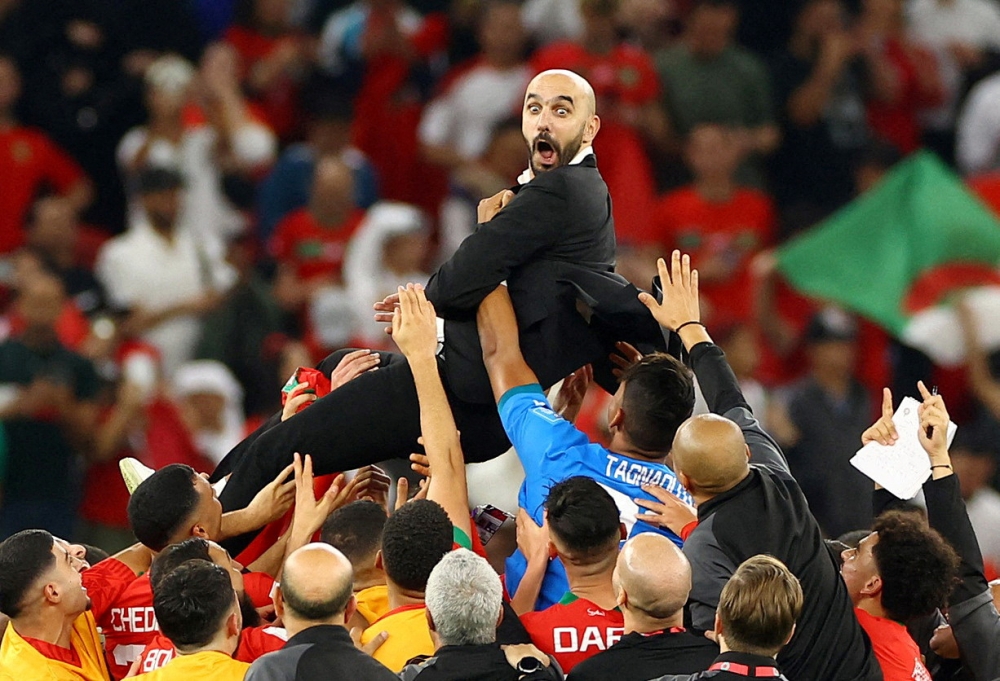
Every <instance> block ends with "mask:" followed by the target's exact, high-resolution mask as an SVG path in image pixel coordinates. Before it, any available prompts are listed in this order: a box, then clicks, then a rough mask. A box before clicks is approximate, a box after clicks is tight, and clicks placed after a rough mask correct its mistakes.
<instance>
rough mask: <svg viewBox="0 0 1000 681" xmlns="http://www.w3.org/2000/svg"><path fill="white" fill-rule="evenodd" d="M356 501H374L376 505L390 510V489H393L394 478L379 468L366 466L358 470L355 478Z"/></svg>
mask: <svg viewBox="0 0 1000 681" xmlns="http://www.w3.org/2000/svg"><path fill="white" fill-rule="evenodd" d="M352 482H354V483H355V489H354V497H355V499H366V500H368V501H374V502H375V503H376V504H378V505H379V506H381V507H382V508H384V509H386V512H387V513H388V509H389V488H391V487H392V478H390V477H389V475H388V474H387V473H386V472H385V471H384V470H382V469H381V468H379V467H378V466H365V467H364V468H359V469H358V474H357V475H355V476H354V480H352Z"/></svg>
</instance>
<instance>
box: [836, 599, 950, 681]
mask: <svg viewBox="0 0 1000 681" xmlns="http://www.w3.org/2000/svg"><path fill="white" fill-rule="evenodd" d="M854 614H856V615H857V616H858V622H860V623H861V628H862V629H864V630H865V633H866V634H868V638H870V639H871V640H872V648H873V649H874V651H875V658H876V659H877V660H878V663H879V666H880V667H882V676H883V677H884V678H885V681H932V680H931V674H930V672H929V671H927V667H925V666H924V663H923V659H922V657H921V655H920V648H919V647H918V646H917V644H916V642H915V641H914V640H913V638H911V637H910V634H909V632H907V631H906V627H904V626H903V625H902V624H899V623H898V622H893V621H892V620H887V619H883V618H881V617H875V616H874V615H869V614H868V613H867V612H865V611H864V610H862V609H861V608H855V609H854Z"/></svg>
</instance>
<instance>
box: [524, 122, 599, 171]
mask: <svg viewBox="0 0 1000 681" xmlns="http://www.w3.org/2000/svg"><path fill="white" fill-rule="evenodd" d="M585 129H586V126H581V127H580V132H579V133H578V134H577V136H576V137H575V138H574V139H573V140H572V141H570V142H569V143H568V144H567V145H566V147H565V148H563V147H562V146H560V144H559V143H558V142H556V140H555V138H553V137H552V135H550V134H549V133H547V132H543V133H540V134H539V135H537V136H536V137H535V139H534V141H533V142H532V143H531V148H530V150H529V151H530V154H531V155H530V156H529V164H530V166H531V171H532V172H533V173H534V174H535V175H537V174H538V173H544V172H546V171H548V170H555V169H556V168H559V167H560V166H565V165H569V163H570V161H572V160H573V159H574V158H576V155H577V154H578V153H580V147H582V146H583V133H584V132H585ZM539 142H544V143H546V144H548V145H549V146H550V147H551V148H552V150H553V151H554V152H555V154H556V159H557V163H556V164H555V165H553V166H551V167H545V166H540V165H536V164H535V152H536V151H538V143H539Z"/></svg>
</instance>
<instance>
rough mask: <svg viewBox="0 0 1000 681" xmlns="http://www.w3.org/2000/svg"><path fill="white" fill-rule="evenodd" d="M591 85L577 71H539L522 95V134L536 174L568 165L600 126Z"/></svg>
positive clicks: (594, 135)
mask: <svg viewBox="0 0 1000 681" xmlns="http://www.w3.org/2000/svg"><path fill="white" fill-rule="evenodd" d="M596 112H597V100H596V98H595V97H594V88H593V87H591V85H590V83H588V82H587V79H586V78H584V77H583V76H581V75H580V74H578V73H573V72H572V71H566V70H563V69H552V70H549V71H542V72H541V73H539V74H538V75H537V76H535V77H534V78H532V79H531V82H530V83H528V89H527V91H526V92H525V94H524V109H523V110H522V112H521V133H522V134H523V135H524V141H525V142H526V143H527V144H528V150H529V152H530V154H531V156H530V165H531V170H532V171H533V172H534V173H535V174H536V175H537V174H538V173H543V172H546V171H549V170H553V169H555V168H559V167H560V166H564V165H568V164H570V163H571V162H572V161H573V159H574V158H575V157H576V155H577V153H578V152H579V151H580V150H581V149H583V148H585V147H589V146H590V145H591V143H592V142H593V141H594V137H596V136H597V131H598V130H599V129H600V127H601V120H600V119H599V118H598V117H597V113H596Z"/></svg>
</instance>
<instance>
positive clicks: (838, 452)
mask: <svg viewBox="0 0 1000 681" xmlns="http://www.w3.org/2000/svg"><path fill="white" fill-rule="evenodd" d="M0 54H2V56H0V258H2V259H0V283H2V298H3V300H2V302H3V317H2V321H0V333H2V334H3V336H4V337H5V338H6V340H5V341H4V343H3V344H2V345H0V421H2V424H3V439H2V443H3V447H2V449H0V539H2V538H4V537H6V536H8V535H10V534H13V533H14V532H16V531H18V530H21V529H25V528H45V529H48V530H50V531H52V532H53V533H55V534H56V535H58V536H63V537H73V538H75V539H76V540H78V541H86V542H88V543H91V544H94V545H97V546H100V547H102V548H104V549H106V550H108V551H115V550H117V549H120V548H122V547H124V546H126V545H128V544H130V543H131V541H132V539H131V535H130V533H129V531H128V521H127V517H126V514H125V508H126V505H127V501H128V493H127V491H126V489H125V487H124V484H123V482H122V480H121V477H120V475H119V471H118V461H119V460H120V459H121V458H123V457H127V456H129V457H135V458H137V459H139V460H140V461H142V462H143V463H145V464H146V465H148V466H150V467H152V468H157V469H158V468H162V467H163V466H164V465H166V464H168V463H175V462H181V463H188V464H191V465H192V466H193V467H194V468H195V469H196V470H211V469H212V468H213V467H214V464H215V463H217V462H218V461H219V460H220V459H221V458H222V456H224V455H225V453H226V452H227V451H228V450H229V449H230V448H231V446H233V445H234V444H236V443H237V442H238V441H239V440H240V439H242V437H243V436H244V434H245V433H246V432H248V430H249V429H252V428H253V427H254V425H255V424H257V423H260V421H261V419H263V418H266V416H267V415H269V414H270V413H273V412H274V411H275V410H277V409H280V396H281V392H280V391H281V387H282V385H283V384H284V383H285V382H286V380H287V379H288V377H289V376H291V375H292V373H293V371H294V370H295V368H296V367H298V366H312V365H313V364H314V363H315V362H316V361H318V360H319V359H321V358H322V357H323V356H325V354H326V353H328V352H329V351H331V350H334V349H337V348H340V347H361V348H368V349H371V350H372V351H376V352H377V351H379V350H388V349H391V348H392V347H393V346H392V341H391V340H390V339H389V338H388V337H387V336H386V335H385V334H384V333H383V332H382V329H381V328H380V327H379V325H377V324H374V322H373V321H372V320H371V304H372V303H373V302H374V301H375V300H378V299H381V298H382V297H383V296H385V295H387V294H389V293H391V292H393V291H394V290H395V286H396V285H397V284H399V283H404V282H407V281H413V282H421V281H426V279H427V277H428V276H429V273H430V272H432V271H433V269H434V267H435V266H436V265H437V264H438V263H440V262H442V261H444V260H445V259H447V257H448V256H449V255H450V253H451V252H453V251H454V249H455V248H456V247H457V245H458V244H459V243H460V241H461V239H462V238H463V236H464V235H465V234H467V233H468V232H469V230H471V229H472V228H473V226H474V223H475V214H476V213H475V211H476V204H477V203H478V201H479V199H480V198H482V197H484V196H489V195H492V194H493V193H495V192H496V191H498V190H500V189H502V188H504V187H507V186H510V185H512V184H514V182H515V179H516V178H517V176H518V175H519V174H520V173H521V171H522V170H523V168H524V163H525V147H524V141H523V138H522V136H521V131H520V122H519V112H520V107H521V98H522V96H523V92H524V87H525V85H526V83H527V81H528V80H529V79H530V77H531V76H532V75H533V74H534V73H536V72H538V71H540V70H543V69H547V68H569V69H572V70H575V71H577V72H579V73H581V74H582V75H584V76H585V77H587V78H588V79H589V80H590V81H591V82H592V83H593V85H594V88H595V90H596V93H597V97H598V112H599V114H600V115H601V117H602V123H603V125H602V128H601V132H600V135H599V137H598V139H597V141H596V144H595V151H596V155H597V158H598V159H599V166H600V169H601V173H602V175H603V176H604V178H605V179H606V181H607V183H608V185H609V188H610V191H611V194H612V197H613V199H614V209H615V218H616V224H617V231H618V240H619V249H620V253H619V271H620V272H622V273H623V274H625V275H626V276H627V277H629V278H630V279H631V280H632V281H633V282H634V283H635V284H636V285H637V286H640V287H648V284H649V281H650V279H651V277H652V276H653V275H654V274H655V271H652V266H653V263H654V258H655V256H657V255H662V254H665V253H667V252H668V251H669V250H670V249H672V248H674V247H679V248H683V249H684V250H685V252H688V253H690V254H691V255H692V257H693V258H694V260H695V261H696V262H697V263H698V268H699V270H700V272H701V275H702V301H703V302H702V305H703V310H704V320H705V321H706V323H707V324H708V325H709V327H710V328H711V329H712V330H713V335H714V336H715V338H716V339H717V340H718V341H719V342H720V345H722V346H723V347H724V348H725V349H726V351H727V354H728V357H729V359H730V362H731V363H732V365H733V368H734V370H735V372H736V374H737V376H738V377H739V379H740V380H741V382H742V384H743V388H744V391H745V392H746V394H747V395H748V399H749V401H750V402H751V403H752V404H753V406H754V407H755V412H756V413H757V414H758V416H759V418H761V420H762V421H763V422H764V423H765V426H766V428H768V429H769V431H770V432H773V433H774V434H775V435H776V437H777V439H778V440H779V441H780V443H781V444H782V446H783V447H784V448H785V450H786V452H787V454H788V459H789V462H790V465H791V466H792V470H793V473H795V474H796V476H797V477H798V479H799V481H800V483H801V484H802V487H803V489H804V490H805V492H806V494H807V496H808V497H809V499H810V503H811V506H812V509H813V511H814V513H815V514H816V516H817V518H818V519H819V521H820V524H821V526H822V527H823V529H824V531H825V532H826V533H827V534H828V535H829V536H831V537H835V536H838V535H839V534H841V533H843V532H846V531H848V530H854V529H857V528H859V527H867V526H868V525H869V524H870V521H871V517H870V510H869V509H870V504H868V503H866V502H864V501H863V500H859V497H861V496H863V493H861V492H859V490H864V489H868V488H869V483H867V482H866V481H865V479H864V478H863V477H862V476H861V475H860V473H857V472H856V471H854V470H853V469H852V468H851V467H850V465H849V464H848V459H849V458H850V456H851V455H853V453H854V452H855V451H856V450H857V448H858V442H859V438H860V435H861V433H862V431H863V430H864V429H865V428H866V427H867V426H868V425H869V424H870V423H871V422H872V420H873V418H874V417H875V416H877V414H878V409H877V407H878V401H877V400H876V399H875V396H876V395H877V393H876V392H875V391H878V390H880V388H881V387H882V386H883V385H897V386H906V389H904V390H900V391H898V393H897V394H905V393H907V392H911V391H912V385H913V384H914V380H915V378H918V377H919V378H924V379H928V380H930V379H932V380H933V382H934V383H937V384H940V385H941V387H942V392H943V393H945V392H946V394H948V395H949V405H950V410H951V414H952V417H953V418H954V419H955V420H956V421H957V422H958V423H959V424H960V425H961V426H963V427H962V428H961V429H960V431H959V432H960V433H961V435H960V440H959V442H956V443H955V445H954V446H953V450H952V452H953V459H954V464H955V467H956V470H957V472H958V475H959V477H960V479H961V482H962V490H963V495H964V496H965V498H966V502H967V504H968V506H969V511H970V515H971V517H972V520H973V523H974V525H975V528H976V531H977V534H978V537H979V541H980V545H981V548H982V550H983V553H984V556H985V558H986V561H987V564H988V565H987V572H988V573H990V576H996V569H997V568H1000V493H998V492H997V491H996V489H995V486H996V482H997V479H996V462H997V457H998V455H1000V453H998V451H997V442H1000V440H998V439H997V438H996V437H994V435H993V433H994V432H995V431H994V429H995V428H996V426H997V423H998V421H1000V399H998V398H997V394H1000V370H998V369H997V368H996V365H995V362H993V361H991V358H990V357H989V356H987V355H986V354H985V353H983V352H973V353H971V355H970V356H971V359H970V361H969V362H968V366H967V367H963V368H960V369H949V370H945V369H941V368H937V367H934V366H933V365H932V364H931V363H930V360H929V359H928V358H927V357H925V356H923V355H921V354H920V353H919V352H916V351H914V350H911V349H908V348H906V347H905V346H903V345H900V344H899V343H897V342H896V341H895V340H893V339H892V338H890V337H889V336H888V335H887V334H886V333H885V332H884V331H882V330H880V329H879V328H877V327H876V326H875V325H873V324H870V323H867V322H864V321H860V320H856V319H852V318H851V317H850V316H848V315H847V314H845V313H843V312H842V311H840V310H837V309H834V308H831V307H828V306H825V305H824V304H823V302H822V301H817V300H810V299H808V298H807V297H805V296H802V295H800V294H798V293H796V292H794V291H793V290H792V289H791V288H790V287H789V286H788V285H787V283H786V282H783V281H782V280H781V277H780V275H779V274H777V272H776V270H775V267H774V258H773V256H771V249H773V248H774V247H776V246H778V245H780V244H781V243H783V242H784V241H786V240H787V239H788V238H789V237H791V236H793V235H795V234H797V233H800V232H802V231H803V230H805V229H808V228H809V227H811V226H813V225H815V224H816V223H818V222H819V221H821V220H822V219H823V218H824V217H826V216H828V215H830V214H831V213H833V212H834V211H836V210H837V209H838V208H840V207H842V206H843V205H845V204H846V203H848V202H849V201H851V200H852V199H853V198H854V197H855V196H857V195H859V194H861V193H864V192H866V191H868V190H869V189H870V188H871V187H873V186H874V185H876V184H877V182H878V180H879V178H880V177H881V176H882V175H883V174H885V173H886V172H887V171H888V170H889V169H890V168H891V167H892V166H893V165H894V164H896V163H897V162H899V161H900V160H901V159H902V158H904V157H905V156H907V155H909V154H912V153H914V152H915V151H917V150H918V149H921V148H927V149H930V150H932V151H933V152H934V153H936V154H938V155H939V156H940V158H941V159H942V160H943V161H944V162H946V163H947V164H949V165H951V166H953V167H954V168H955V169H956V170H957V172H959V173H961V174H962V175H963V176H964V177H966V178H967V180H968V183H969V186H970V187H971V188H972V189H973V190H974V191H976V192H977V193H979V195H980V196H981V197H982V199H983V200H984V202H985V203H986V204H987V205H990V206H993V207H994V209H995V210H998V211H1000V174H998V175H991V173H992V172H994V171H995V170H996V169H998V168H1000V145H998V141H1000V116H997V114H996V113H995V112H996V111H1000V73H996V71H997V70H998V69H1000V3H996V2H994V0H910V1H909V2H904V0H861V1H860V2H851V1H844V2H840V1H838V0H808V1H802V0H794V1H793V0H782V1H780V2H779V1H771V2H767V1H765V0H703V1H696V2H691V1H686V0H580V2H577V1H576V0H525V1H524V2H523V3H521V2H516V1H515V0H486V1H479V0H452V2H445V1H444V0H416V1H415V2H413V3H411V4H409V5H407V4H405V3H404V2H402V1H401V0H358V1H357V2H355V3H353V4H347V3H346V2H344V1H343V0H74V1H72V2H70V1H68V0H0ZM53 338H58V341H59V344H60V346H59V349H57V350H53V349H52V348H53V346H52V344H51V339H53ZM39 348H44V350H41V349H39ZM369 361H371V360H370V359H369V358H368V357H366V356H361V357H359V358H358V359H357V362H356V366H357V367H359V368H366V364H365V363H366V362H369ZM598 392H599V391H597V390H596V389H592V390H591V392H590V394H589V395H588V399H587V401H586V403H585V405H584V409H583V413H582V414H581V417H580V420H579V421H578V423H579V424H580V426H581V427H582V428H584V429H585V430H586V431H587V432H588V433H589V434H591V435H592V437H594V438H596V439H600V438H601V437H602V436H603V429H604V427H605V424H602V423H601V416H600V415H601V414H603V412H604V400H605V399H606V398H605V397H604V396H603V395H600V394H598ZM509 510H511V511H513V510H515V509H509Z"/></svg>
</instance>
